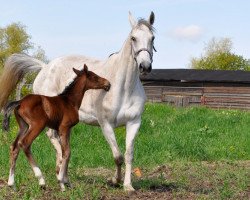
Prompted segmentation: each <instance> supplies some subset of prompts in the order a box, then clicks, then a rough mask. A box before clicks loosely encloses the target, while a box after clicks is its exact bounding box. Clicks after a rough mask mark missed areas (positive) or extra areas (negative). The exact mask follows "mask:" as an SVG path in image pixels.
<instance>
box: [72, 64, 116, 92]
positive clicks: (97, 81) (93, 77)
mask: <svg viewBox="0 0 250 200" xmlns="http://www.w3.org/2000/svg"><path fill="white" fill-rule="evenodd" d="M73 71H74V72H75V73H76V75H77V78H79V79H80V80H81V82H82V84H85V87H84V90H85V91H86V90H88V89H104V90H106V91H109V89H110V87H111V84H110V82H109V81H108V80H106V79H105V78H102V77H100V76H98V75H97V74H95V73H94V72H92V71H89V70H88V67H87V65H86V64H84V68H83V69H82V70H77V69H75V68H73Z"/></svg>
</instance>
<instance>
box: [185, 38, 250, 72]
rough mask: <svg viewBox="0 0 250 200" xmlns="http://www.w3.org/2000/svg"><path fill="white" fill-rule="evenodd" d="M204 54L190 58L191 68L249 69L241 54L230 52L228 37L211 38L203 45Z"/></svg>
mask: <svg viewBox="0 0 250 200" xmlns="http://www.w3.org/2000/svg"><path fill="white" fill-rule="evenodd" d="M204 50H205V55H204V56H203V55H202V56H201V57H200V58H192V59H191V64H190V66H191V68H193V69H209V70H244V71H249V70H250V64H249V62H248V60H247V59H245V58H243V56H240V55H236V54H234V53H232V52H231V51H232V41H231V40H230V39H229V38H222V39H215V38H213V39H212V40H211V41H209V43H208V44H207V45H206V47H205V49H204Z"/></svg>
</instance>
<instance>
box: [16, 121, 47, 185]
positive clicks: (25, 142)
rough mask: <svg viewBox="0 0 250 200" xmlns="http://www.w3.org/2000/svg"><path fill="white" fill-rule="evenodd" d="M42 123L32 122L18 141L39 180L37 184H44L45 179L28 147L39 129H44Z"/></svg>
mask: <svg viewBox="0 0 250 200" xmlns="http://www.w3.org/2000/svg"><path fill="white" fill-rule="evenodd" d="M44 127H45V126H44V124H32V125H31V126H30V128H29V130H28V131H27V133H26V134H25V135H24V136H23V137H22V138H21V139H20V140H21V141H20V142H19V144H20V147H21V148H22V149H23V151H24V153H25V155H26V157H27V159H28V161H29V163H30V165H31V167H32V169H33V171H34V173H35V176H36V177H37V178H38V180H39V185H41V186H45V180H44V177H43V175H42V172H41V170H40V168H39V167H38V165H37V164H36V161H35V160H34V158H33V156H32V153H31V150H30V147H31V144H32V142H33V141H34V139H35V138H36V137H37V136H38V135H39V134H40V133H41V131H42V130H43V129H44Z"/></svg>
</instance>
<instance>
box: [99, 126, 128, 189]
mask: <svg viewBox="0 0 250 200" xmlns="http://www.w3.org/2000/svg"><path fill="white" fill-rule="evenodd" d="M101 128H102V132H103V134H104V136H105V138H106V140H107V142H108V144H109V146H110V148H111V150H112V153H113V157H114V160H115V164H116V172H115V176H114V177H113V178H111V180H109V182H111V184H113V185H115V186H118V185H119V184H120V183H121V180H122V174H121V167H122V164H123V162H124V160H123V156H122V154H121V152H120V149H119V147H118V145H117V142H116V138H115V132H114V128H113V126H111V124H109V123H104V124H103V125H101Z"/></svg>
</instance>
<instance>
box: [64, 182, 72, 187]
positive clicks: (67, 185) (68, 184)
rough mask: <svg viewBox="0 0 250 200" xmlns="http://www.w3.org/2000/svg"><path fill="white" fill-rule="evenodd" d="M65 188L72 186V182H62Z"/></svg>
mask: <svg viewBox="0 0 250 200" xmlns="http://www.w3.org/2000/svg"><path fill="white" fill-rule="evenodd" d="M64 184H65V186H66V187H67V188H72V184H71V183H70V182H67V183H64Z"/></svg>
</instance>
